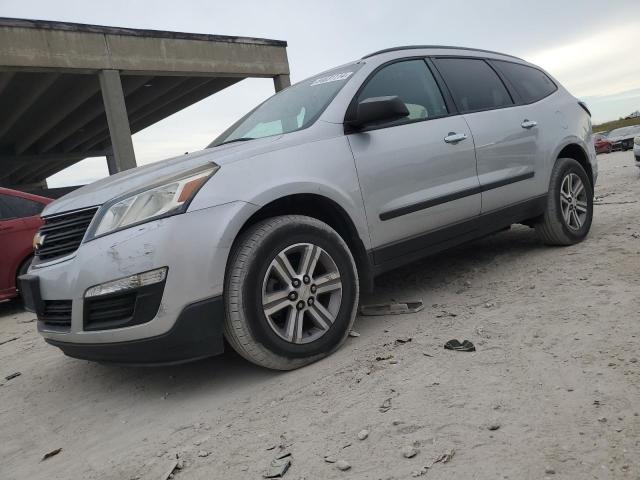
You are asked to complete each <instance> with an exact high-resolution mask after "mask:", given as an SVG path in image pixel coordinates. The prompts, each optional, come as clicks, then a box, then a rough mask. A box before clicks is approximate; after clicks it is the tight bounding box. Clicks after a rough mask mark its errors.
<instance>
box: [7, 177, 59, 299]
mask: <svg viewBox="0 0 640 480" xmlns="http://www.w3.org/2000/svg"><path fill="white" fill-rule="evenodd" d="M52 201H53V200H52V199H50V198H45V197H40V196H38V195H31V194H29V193H24V192H18V191H16V190H9V189H8V188H0V301H3V300H9V299H10V298H13V297H15V296H17V295H18V285H17V278H18V277H19V276H20V275H22V274H24V273H27V270H28V268H29V265H30V264H31V259H32V258H33V237H34V235H35V234H36V232H37V231H38V229H39V228H40V227H41V226H42V219H41V218H40V212H42V210H43V209H44V207H45V205H47V204H49V203H51V202H52Z"/></svg>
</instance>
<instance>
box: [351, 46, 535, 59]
mask: <svg viewBox="0 0 640 480" xmlns="http://www.w3.org/2000/svg"><path fill="white" fill-rule="evenodd" d="M425 48H438V49H449V50H471V51H474V52H484V53H494V54H496V55H504V56H505V57H511V58H515V59H517V60H522V61H523V62H524V61H525V60H523V59H522V58H520V57H516V56H514V55H508V54H506V53H500V52H494V51H492V50H482V49H481V48H469V47H454V46H451V45H404V46H401V47H392V48H385V49H384V50H378V51H377V52H373V53H370V54H369V55H365V56H364V57H362V60H364V59H365V58H369V57H373V56H375V55H380V54H382V53H388V52H397V51H399V50H417V49H425Z"/></svg>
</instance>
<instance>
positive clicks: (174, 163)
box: [42, 136, 282, 216]
mask: <svg viewBox="0 0 640 480" xmlns="http://www.w3.org/2000/svg"><path fill="white" fill-rule="evenodd" d="M280 138H282V136H278V137H267V138H260V139H256V140H251V141H248V142H237V143H230V144H227V145H221V146H219V147H214V148H208V149H206V150H202V151H199V152H193V153H190V154H185V155H180V156H178V157H173V158H169V159H167V160H162V161H159V162H155V163H152V164H149V165H144V166H141V167H137V168H132V169H130V170H126V171H124V172H120V173H117V174H115V175H111V176H109V177H106V178H103V179H102V180H98V181H97V182H94V183H90V184H89V185H85V186H84V187H81V188H79V189H77V190H74V191H73V192H71V193H68V194H67V195H65V196H63V197H61V198H59V199H58V200H56V201H54V202H53V203H50V204H49V205H47V207H46V208H45V209H44V211H43V212H42V216H47V215H53V214H56V213H61V212H66V211H70V210H77V209H80V208H87V207H94V206H98V205H102V204H103V203H105V202H106V201H108V200H111V199H113V198H115V197H118V196H120V195H123V194H126V193H127V192H129V191H134V190H138V189H140V188H143V187H144V186H146V185H151V184H154V183H156V182H158V181H160V180H161V179H163V178H165V177H172V176H173V175H179V174H180V173H181V172H186V171H189V170H191V169H193V168H197V167H199V166H201V165H204V164H206V163H210V162H215V163H217V164H218V165H221V166H222V165H224V164H225V163H230V162H233V161H236V160H240V159H243V158H247V157H252V156H255V155H259V154H260V153H264V152H266V151H269V150H272V149H274V144H275V143H276V142H278V140H279V139H280Z"/></svg>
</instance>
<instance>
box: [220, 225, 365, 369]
mask: <svg viewBox="0 0 640 480" xmlns="http://www.w3.org/2000/svg"><path fill="white" fill-rule="evenodd" d="M300 243H309V244H313V245H317V246H319V247H320V248H322V249H323V250H324V251H325V252H326V253H327V254H328V255H330V257H331V259H332V260H333V261H334V263H335V266H336V267H337V269H338V272H339V274H340V277H341V278H340V280H341V282H342V290H341V292H342V293H341V294H342V296H341V301H340V304H339V308H338V310H337V314H336V316H335V320H334V321H333V323H332V324H331V325H330V327H329V328H328V329H327V330H326V331H325V333H324V334H323V335H322V336H321V337H320V338H318V339H316V340H313V341H311V342H310V343H304V344H298V343H293V342H288V341H286V340H285V339H283V338H281V337H279V336H278V335H277V334H276V333H275V332H274V330H273V328H272V327H270V326H269V323H268V320H267V317H266V315H265V312H264V309H263V305H262V293H263V284H264V281H265V280H264V278H265V275H266V274H267V270H268V268H269V265H270V264H271V261H272V260H273V259H274V258H275V257H276V256H277V255H278V253H279V252H282V251H283V250H284V249H286V248H288V247H290V246H292V245H297V244H300ZM358 283H359V282H358V272H357V269H356V265H355V262H354V260H353V256H352V255H351V252H350V251H349V247H348V246H347V244H346V243H345V242H344V240H343V239H342V238H341V237H340V235H338V233H337V232H336V231H335V230H333V229H332V228H331V227H329V226H328V225H327V224H325V223H323V222H321V221H319V220H316V219H314V218H311V217H306V216H302V215H286V216H278V217H273V218H269V219H266V220H263V221H261V222H259V223H257V224H255V225H253V226H251V227H250V228H248V229H247V230H246V231H245V232H244V233H243V234H241V236H240V237H239V238H238V239H237V241H236V242H235V244H234V246H233V248H232V251H231V254H230V257H229V261H228V264H227V273H226V277H225V287H224V301H225V324H224V332H225V337H226V339H227V341H228V342H229V344H230V345H231V346H232V347H233V349H234V350H235V351H236V352H238V353H239V354H240V355H241V356H243V357H244V358H246V359H247V360H249V361H250V362H253V363H255V364H257V365H260V366H263V367H267V368H271V369H275V370H292V369H295V368H299V367H302V366H304V365H307V364H309V363H312V362H315V361H317V360H319V359H321V358H323V357H325V356H327V355H329V354H330V353H332V352H333V351H334V350H336V349H337V348H338V347H339V346H340V345H341V344H342V343H343V342H344V341H345V339H346V338H347V336H348V334H349V330H350V329H351V326H352V325H353V322H354V320H355V317H356V310H357V306H358V298H359V287H358Z"/></svg>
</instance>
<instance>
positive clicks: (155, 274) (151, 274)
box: [84, 267, 168, 298]
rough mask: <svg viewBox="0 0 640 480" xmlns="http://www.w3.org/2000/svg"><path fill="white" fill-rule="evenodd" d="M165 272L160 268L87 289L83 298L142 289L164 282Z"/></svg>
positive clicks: (165, 269) (165, 268)
mask: <svg viewBox="0 0 640 480" xmlns="http://www.w3.org/2000/svg"><path fill="white" fill-rule="evenodd" d="M167 270H168V268H167V267H162V268H157V269H155V270H150V271H148V272H143V273H137V274H135V275H131V276H130V277H126V278H121V279H119V280H112V281H110V282H106V283H101V284H100V285H95V286H93V287H90V288H88V289H87V291H86V292H85V294H84V296H85V298H87V297H97V296H100V295H108V294H110V293H116V292H122V291H124V290H132V289H134V288H140V287H144V286H145V285H153V284H154V283H160V282H164V280H165V278H167Z"/></svg>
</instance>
